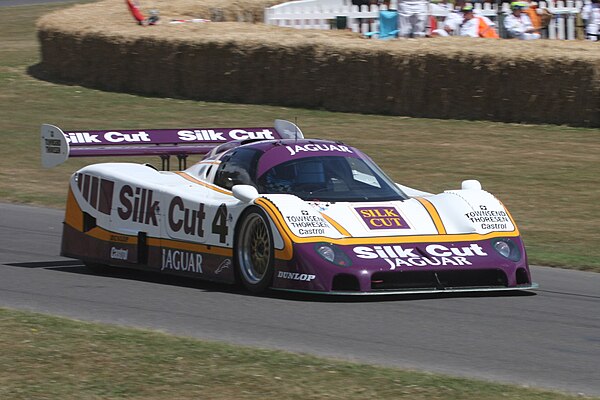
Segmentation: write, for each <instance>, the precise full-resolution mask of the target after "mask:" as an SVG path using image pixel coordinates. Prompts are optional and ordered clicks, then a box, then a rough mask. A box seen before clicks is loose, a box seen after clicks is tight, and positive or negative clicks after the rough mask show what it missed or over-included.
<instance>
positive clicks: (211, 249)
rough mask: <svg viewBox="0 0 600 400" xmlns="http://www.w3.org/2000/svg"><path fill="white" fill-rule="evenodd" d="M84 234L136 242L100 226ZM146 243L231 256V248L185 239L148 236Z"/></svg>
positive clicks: (133, 243)
mask: <svg viewBox="0 0 600 400" xmlns="http://www.w3.org/2000/svg"><path fill="white" fill-rule="evenodd" d="M74 228H75V227H74ZM82 233H84V232H82ZM85 234H86V235H89V236H91V237H93V238H95V239H98V240H102V241H105V242H114V243H126V244H131V245H135V244H137V243H138V237H137V236H134V235H125V234H122V233H118V232H111V231H109V230H106V229H104V228H100V227H95V228H93V229H90V230H89V231H88V232H85ZM112 236H120V237H126V238H127V240H126V241H122V240H111V237H112ZM147 243H148V245H149V246H154V247H169V248H172V249H178V250H187V251H193V252H196V253H208V254H214V255H219V256H224V257H231V256H233V249H230V248H227V247H219V246H211V245H206V244H200V243H192V242H185V241H181V240H172V239H160V238H154V237H153V238H148V240H147Z"/></svg>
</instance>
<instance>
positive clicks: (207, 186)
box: [175, 171, 233, 196]
mask: <svg viewBox="0 0 600 400" xmlns="http://www.w3.org/2000/svg"><path fill="white" fill-rule="evenodd" d="M175 173H176V174H177V175H179V176H180V177H182V178H183V179H187V180H188V181H190V182H193V183H195V184H198V185H201V186H204V187H206V188H208V189H211V190H214V191H215V192H219V193H222V194H226V195H228V196H233V193H231V191H230V190H226V189H223V188H220V187H218V186H215V185H212V184H210V183H207V182H203V181H201V180H199V179H196V178H194V177H193V176H191V175H189V174H187V173H186V172H183V171H177V172H175Z"/></svg>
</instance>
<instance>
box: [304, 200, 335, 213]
mask: <svg viewBox="0 0 600 400" xmlns="http://www.w3.org/2000/svg"><path fill="white" fill-rule="evenodd" d="M308 204H310V205H311V206H313V207H314V208H316V209H317V210H319V212H323V211H327V209H328V208H329V207H330V206H331V203H327V202H320V201H319V202H309V203H308Z"/></svg>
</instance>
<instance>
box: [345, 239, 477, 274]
mask: <svg viewBox="0 0 600 400" xmlns="http://www.w3.org/2000/svg"><path fill="white" fill-rule="evenodd" d="M352 250H353V251H354V254H355V255H356V256H357V257H358V258H362V259H365V260H372V259H382V260H385V261H386V262H387V263H388V264H389V266H390V269H396V267H427V266H446V265H451V266H459V265H472V262H471V260H473V259H475V258H477V257H485V256H487V255H488V254H487V253H486V252H485V251H484V250H483V248H482V247H481V246H479V245H478V244H477V243H471V244H468V245H465V246H461V247H449V246H445V245H442V244H430V245H427V246H426V247H425V249H424V250H423V249H421V248H417V247H403V246H400V245H384V246H356V247H354V248H353V249H352Z"/></svg>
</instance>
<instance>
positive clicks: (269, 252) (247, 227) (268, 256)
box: [234, 206, 274, 293]
mask: <svg viewBox="0 0 600 400" xmlns="http://www.w3.org/2000/svg"><path fill="white" fill-rule="evenodd" d="M234 253H235V256H234V258H235V261H236V268H237V271H238V276H239V277H240V279H241V281H242V284H243V285H244V286H245V287H246V288H247V289H248V290H249V291H251V292H252V293H260V292H262V291H264V290H266V289H267V288H268V287H269V286H271V282H272V281H273V263H274V249H273V235H272V233H271V227H270V226H269V219H268V218H267V216H266V214H265V212H264V211H263V210H261V209H260V208H258V207H255V206H253V207H250V208H248V209H247V210H246V211H245V212H244V215H243V216H242V218H241V219H240V224H239V226H238V231H237V235H236V243H235V251H234Z"/></svg>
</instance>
